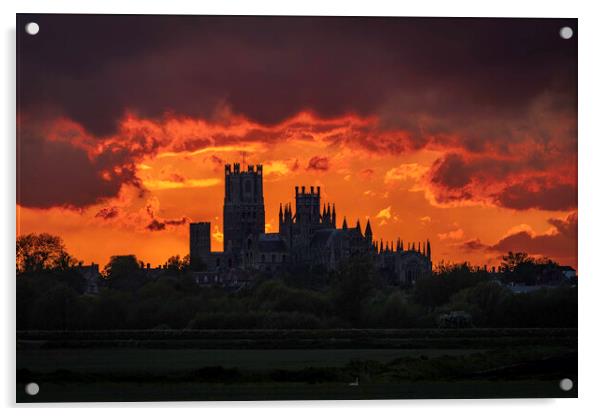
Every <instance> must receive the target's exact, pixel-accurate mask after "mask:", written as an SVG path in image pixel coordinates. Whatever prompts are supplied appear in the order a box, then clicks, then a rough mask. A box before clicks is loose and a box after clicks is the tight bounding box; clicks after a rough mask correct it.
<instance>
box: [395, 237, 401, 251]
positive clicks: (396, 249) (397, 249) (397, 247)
mask: <svg viewBox="0 0 602 416" xmlns="http://www.w3.org/2000/svg"><path fill="white" fill-rule="evenodd" d="M400 241H401V240H400V239H399V237H397V246H396V247H395V251H399V245H400Z"/></svg>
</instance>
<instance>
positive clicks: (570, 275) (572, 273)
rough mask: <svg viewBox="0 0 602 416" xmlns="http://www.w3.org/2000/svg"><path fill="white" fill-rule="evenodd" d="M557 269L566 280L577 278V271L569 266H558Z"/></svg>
mask: <svg viewBox="0 0 602 416" xmlns="http://www.w3.org/2000/svg"><path fill="white" fill-rule="evenodd" d="M559 269H560V271H561V272H562V274H563V275H564V278H565V279H567V280H572V279H575V278H576V277H577V271H576V270H575V269H573V268H572V267H571V266H559Z"/></svg>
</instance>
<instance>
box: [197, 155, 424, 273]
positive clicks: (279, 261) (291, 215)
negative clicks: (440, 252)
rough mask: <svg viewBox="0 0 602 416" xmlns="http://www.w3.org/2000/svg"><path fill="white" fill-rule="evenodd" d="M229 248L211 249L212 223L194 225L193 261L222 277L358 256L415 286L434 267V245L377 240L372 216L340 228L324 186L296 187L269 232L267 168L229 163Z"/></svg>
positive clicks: (333, 264)
mask: <svg viewBox="0 0 602 416" xmlns="http://www.w3.org/2000/svg"><path fill="white" fill-rule="evenodd" d="M223 221H224V223H223V230H224V251H223V252H212V251H211V224H210V223H209V222H198V223H191V224H190V262H191V267H192V269H193V270H198V271H200V270H203V271H204V272H206V273H208V274H210V275H211V277H212V279H217V278H218V276H220V275H225V274H232V273H233V271H244V270H260V271H265V272H275V271H278V270H283V269H286V268H288V267H291V266H299V265H305V266H323V267H324V268H326V269H327V270H336V269H337V267H339V265H340V264H341V262H343V261H346V260H348V259H349V258H350V257H353V256H360V255H361V256H365V257H367V258H370V259H371V260H372V261H373V262H374V263H375V266H376V267H377V268H378V269H380V270H381V271H383V272H385V273H386V274H387V275H388V276H390V278H391V280H392V281H393V282H394V283H397V284H404V285H405V284H412V283H414V282H415V281H416V280H417V279H419V278H421V277H424V276H429V275H430V274H431V270H432V263H431V245H430V242H429V241H428V240H427V241H426V242H423V243H420V242H419V243H418V244H416V243H412V244H408V245H407V246H404V243H403V241H402V240H401V239H399V238H398V239H397V240H396V241H391V242H383V241H382V240H381V241H380V243H378V242H376V241H374V238H373V234H372V227H371V225H370V220H368V222H367V223H366V226H365V228H364V230H363V231H362V227H361V224H360V221H359V220H357V222H356V224H355V226H354V227H349V226H348V224H347V219H346V218H345V217H343V221H342V224H341V227H340V228H338V227H337V211H336V207H335V204H334V203H333V204H332V205H331V204H330V203H328V204H326V203H322V201H321V194H320V187H319V186H318V187H313V186H310V187H308V188H307V187H305V186H301V187H299V186H296V187H295V205H294V209H293V206H292V205H291V204H290V203H285V204H280V208H279V212H278V232H275V233H266V232H265V207H264V200H263V169H262V166H261V165H257V166H253V165H249V166H248V167H247V168H246V170H243V169H241V166H240V164H238V163H235V164H234V165H229V164H227V165H225V189H224V216H223Z"/></svg>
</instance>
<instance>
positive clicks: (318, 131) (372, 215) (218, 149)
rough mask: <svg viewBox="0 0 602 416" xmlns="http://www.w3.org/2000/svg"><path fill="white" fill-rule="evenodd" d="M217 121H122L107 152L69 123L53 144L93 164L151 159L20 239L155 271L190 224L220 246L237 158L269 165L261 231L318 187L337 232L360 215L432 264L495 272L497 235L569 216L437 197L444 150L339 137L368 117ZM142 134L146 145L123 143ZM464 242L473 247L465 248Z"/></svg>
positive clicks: (47, 212) (26, 219) (567, 259)
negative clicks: (111, 157)
mask: <svg viewBox="0 0 602 416" xmlns="http://www.w3.org/2000/svg"><path fill="white" fill-rule="evenodd" d="M224 117H227V118H228V120H227V121H224V122H222V123H208V122H207V121H204V120H202V119H190V118H176V117H167V118H165V119H164V120H162V121H161V122H154V121H151V120H145V119H140V118H137V117H135V116H133V115H130V116H129V117H127V118H126V119H124V120H123V121H122V124H121V128H120V134H119V135H118V136H115V137H111V138H108V139H106V141H105V144H104V145H103V146H98V145H97V144H96V143H95V142H94V141H93V140H91V139H90V138H86V135H85V132H84V130H83V129H82V128H81V127H80V126H77V125H76V124H74V123H73V122H67V121H65V120H61V121H60V122H57V123H55V125H53V126H52V127H51V129H50V131H52V132H53V133H52V134H50V135H49V137H50V139H49V140H64V138H65V137H68V138H69V139H68V140H69V141H70V142H71V143H73V144H75V145H76V146H80V147H81V148H83V149H86V151H87V152H88V153H89V157H90V158H94V157H98V156H97V155H98V154H99V153H101V152H103V151H104V147H105V146H110V145H111V144H114V143H115V142H119V141H120V142H121V145H126V146H132V147H140V148H145V147H148V146H151V144H150V142H151V141H152V142H153V143H155V142H157V143H160V144H159V145H158V147H157V151H156V152H154V153H151V154H150V155H149V156H144V157H140V158H139V159H138V160H137V162H136V172H137V174H136V175H137V178H139V181H140V184H138V185H136V186H134V185H131V184H129V185H128V184H126V185H123V186H122V188H121V190H120V191H119V193H118V195H117V196H116V197H114V198H108V199H106V200H104V201H102V202H101V203H98V204H94V205H91V206H89V207H86V208H85V209H69V208H57V207H55V208H50V209H47V208H46V209H32V208H25V207H19V209H18V233H20V234H24V233H30V232H43V231H44V232H50V233H53V234H57V235H61V236H62V237H63V238H64V240H65V243H66V245H67V247H68V249H69V251H70V252H71V253H72V254H73V255H74V256H76V257H77V258H78V259H82V260H84V261H86V262H90V261H93V262H96V263H100V264H101V265H104V264H106V263H107V261H108V258H109V256H110V255H112V254H128V253H134V254H136V255H137V256H138V257H139V258H140V259H142V260H144V261H147V262H150V263H151V264H161V263H163V262H164V261H165V260H166V259H167V258H168V257H169V256H170V255H173V254H180V255H185V254H187V252H188V227H187V223H188V222H189V221H211V223H212V229H213V233H212V249H213V250H214V251H220V250H221V249H222V234H221V232H222V203H223V195H224V194H223V192H224V191H223V170H224V169H223V164H224V163H233V162H236V161H241V160H242V158H243V155H244V158H245V160H246V161H247V163H250V164H254V163H262V164H263V166H264V194H265V205H266V231H268V232H274V231H277V227H278V219H277V215H278V207H279V204H280V203H281V202H293V198H294V187H295V185H299V186H301V185H305V186H308V187H309V186H312V185H313V186H318V185H319V186H321V187H322V188H321V189H322V195H323V202H334V203H336V206H337V214H338V218H339V226H340V223H341V222H342V219H343V217H346V218H347V221H348V223H349V224H350V225H351V224H353V225H354V224H355V223H356V220H358V219H359V220H360V223H361V225H362V229H363V228H364V227H365V224H366V221H367V220H368V219H370V221H371V224H372V229H373V232H374V236H375V239H377V240H380V239H383V240H384V241H385V242H386V241H392V240H396V239H397V237H398V236H399V237H401V238H402V239H403V240H404V242H406V243H407V242H413V241H415V242H418V241H425V240H426V239H427V238H428V239H430V241H431V244H432V247H433V258H434V262H435V263H438V262H439V261H451V262H460V261H465V260H467V261H470V262H471V263H474V264H488V265H498V264H499V256H500V253H501V252H502V251H501V249H500V250H494V249H493V248H491V247H492V246H494V245H495V244H497V243H498V242H499V241H500V240H501V239H503V238H504V237H507V236H510V235H513V234H517V233H526V234H527V235H528V236H530V237H531V238H533V239H535V238H545V237H546V236H547V237H549V238H553V237H554V236H558V235H559V233H560V231H562V230H561V229H559V228H558V227H557V226H555V225H554V224H552V223H550V219H556V220H557V221H560V222H561V223H562V224H570V215H571V214H572V213H573V210H564V211H563V210H559V211H549V210H537V209H530V210H521V211H517V210H514V209H507V208H503V207H500V206H497V205H496V204H495V203H494V202H493V201H490V200H488V199H487V197H485V196H482V197H475V198H474V199H473V200H466V201H460V202H458V201H452V202H440V201H438V199H437V196H436V193H437V190H436V189H435V188H434V186H433V185H432V183H431V182H429V179H428V178H429V172H430V171H431V169H432V166H433V164H434V163H435V162H436V161H437V160H440V158H441V157H443V155H444V154H445V153H446V152H448V151H449V148H447V149H446V150H442V149H437V146H429V147H426V148H423V149H419V150H407V151H403V152H402V153H401V154H398V153H397V152H393V153H390V152H388V151H387V150H386V149H387V147H388V145H389V144H388V143H387V141H388V140H391V142H394V143H396V144H399V145H401V146H402V147H403V146H404V144H403V141H400V140H399V138H398V137H397V136H396V137H395V138H393V139H390V138H389V137H388V134H387V133H384V134H381V135H379V136H378V137H372V139H373V140H375V146H377V149H366V148H365V147H363V146H361V145H359V144H357V143H355V142H353V141H341V140H338V139H337V138H338V137H339V136H341V137H349V136H351V137H353V136H354V135H355V134H356V133H357V131H364V132H366V133H365V134H368V135H373V134H377V133H376V132H370V128H371V126H372V125H374V124H375V123H376V121H375V120H371V119H362V118H360V117H357V116H346V117H341V118H337V119H328V120H325V119H320V118H318V117H316V116H315V115H312V114H311V113H300V114H298V115H296V116H294V117H292V118H291V119H289V120H286V121H284V122H283V123H280V124H278V125H275V126H272V127H265V126H261V125H258V124H257V123H252V122H250V121H248V120H245V119H244V118H241V117H234V116H232V115H227V114H226V115H224ZM141 134H142V135H143V137H145V138H146V139H144V140H142V141H141V142H140V143H138V142H136V143H133V142H132V141H130V138H131V137H141V136H140V135H141ZM226 136H227V137H229V139H228V140H225V139H218V140H209V142H203V144H202V145H201V146H199V147H198V148H193V147H191V148H188V149H187V148H186V146H185V143H187V142H188V141H190V138H191V137H220V138H222V137H226ZM266 137H267V138H268V139H267V140H266ZM269 137H273V139H269ZM219 140H222V141H227V142H230V143H219ZM358 140H362V138H361V137H360V138H358ZM115 173H116V172H110V171H103V172H102V173H101V175H102V177H103V180H106V181H110V180H111V178H112V176H113V175H114V174H115ZM488 186H493V187H495V186H496V185H495V183H494V184H491V185H488ZM155 219H156V220H157V221H158V222H159V223H161V224H164V227H162V229H158V230H151V229H150V228H149V225H150V223H151V222H152V221H153V220H155ZM160 228H161V227H160ZM574 242H575V240H573V241H570V240H569V243H574ZM471 243H472V244H474V243H478V247H476V248H472V246H471V245H470V244H471ZM510 248H512V247H510ZM516 248H517V249H518V248H519V247H516ZM542 248H543V249H545V250H542V251H541V252H534V251H533V250H530V252H531V253H533V254H536V255H549V256H552V257H553V258H555V259H557V260H558V261H562V262H563V263H569V264H573V265H576V257H575V248H574V247H572V246H571V245H567V246H566V247H561V249H562V250H563V251H562V252H559V251H558V250H556V249H557V248H556V246H554V247H552V249H549V248H548V247H547V246H542ZM554 250H556V251H554ZM559 253H560V254H559Z"/></svg>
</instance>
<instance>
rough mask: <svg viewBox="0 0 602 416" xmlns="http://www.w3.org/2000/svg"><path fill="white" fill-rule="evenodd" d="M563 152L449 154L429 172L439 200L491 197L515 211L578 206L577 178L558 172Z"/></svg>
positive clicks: (498, 203) (564, 208) (497, 202)
mask: <svg viewBox="0 0 602 416" xmlns="http://www.w3.org/2000/svg"><path fill="white" fill-rule="evenodd" d="M559 158H563V159H564V160H565V161H566V160H567V159H569V158H568V157H566V156H563V155H562V154H559V155H551V156H550V155H547V156H546V157H543V156H540V155H521V154H518V155H516V156H515V157H514V158H513V159H498V158H495V157H489V156H481V157H476V158H475V157H473V158H468V157H466V156H464V155H461V154H457V153H448V154H446V155H445V156H444V157H442V158H440V159H438V160H436V161H435V162H434V163H433V165H432V167H431V170H430V172H429V175H428V177H429V180H430V183H431V185H433V190H434V195H435V198H436V199H437V201H438V202H440V203H446V202H454V201H464V200H473V199H479V198H480V199H481V200H491V201H492V202H494V203H495V204H496V205H499V206H502V207H505V208H511V209H515V210H526V209H531V208H535V209H542V210H550V211H566V210H570V209H574V208H576V207H577V185H576V177H574V176H569V177H562V174H560V175H559V174H558V169H556V168H557V167H558V166H561V161H560V160H559Z"/></svg>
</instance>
